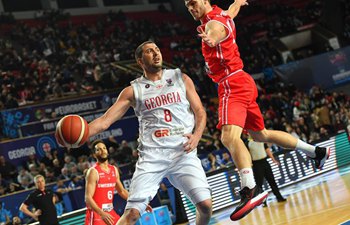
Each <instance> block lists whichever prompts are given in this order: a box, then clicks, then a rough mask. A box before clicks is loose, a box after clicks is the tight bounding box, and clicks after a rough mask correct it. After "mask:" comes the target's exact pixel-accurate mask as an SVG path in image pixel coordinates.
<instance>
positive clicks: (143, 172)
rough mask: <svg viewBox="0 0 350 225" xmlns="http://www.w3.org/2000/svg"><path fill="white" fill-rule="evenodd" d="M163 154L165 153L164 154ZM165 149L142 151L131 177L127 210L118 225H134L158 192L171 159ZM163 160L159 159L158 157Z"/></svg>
mask: <svg viewBox="0 0 350 225" xmlns="http://www.w3.org/2000/svg"><path fill="white" fill-rule="evenodd" d="M162 154H163V155H162ZM167 157H168V154H166V153H165V152H164V151H158V150H157V149H155V150H148V151H145V152H144V153H141V154H140V156H139V160H138V161H137V164H136V169H135V172H134V175H133V177H132V179H131V184H130V189H129V196H128V200H127V203H126V206H125V212H124V214H123V215H122V217H121V218H120V219H119V221H118V223H117V225H134V224H135V223H136V222H137V220H138V219H139V218H140V217H141V215H142V214H143V212H145V210H146V208H147V205H148V204H149V202H150V201H151V200H152V199H153V198H154V196H155V195H156V194H157V191H158V188H159V184H160V182H161V181H162V179H163V177H164V176H165V174H166V171H167V169H168V166H169V164H170V162H171V160H168V161H167V159H168V158H167ZM159 158H160V159H162V160H158V159H159Z"/></svg>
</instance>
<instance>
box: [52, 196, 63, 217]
mask: <svg viewBox="0 0 350 225" xmlns="http://www.w3.org/2000/svg"><path fill="white" fill-rule="evenodd" d="M53 197H54V202H55V208H56V212H57V216H62V214H63V212H64V208H63V203H62V200H61V199H60V198H59V197H58V195H57V194H53Z"/></svg>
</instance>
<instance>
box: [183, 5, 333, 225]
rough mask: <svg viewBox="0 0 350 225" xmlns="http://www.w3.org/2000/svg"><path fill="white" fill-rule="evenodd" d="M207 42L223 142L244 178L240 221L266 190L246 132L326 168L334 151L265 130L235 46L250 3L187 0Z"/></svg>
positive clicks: (204, 45) (251, 84)
mask: <svg viewBox="0 0 350 225" xmlns="http://www.w3.org/2000/svg"><path fill="white" fill-rule="evenodd" d="M184 1H185V5H186V7H187V9H188V11H189V12H190V13H191V15H192V16H193V18H194V20H196V21H200V22H201V25H200V26H199V27H198V28H197V31H198V32H199V36H200V37H201V38H202V54H203V56H204V59H205V64H206V69H207V73H208V76H209V77H210V78H211V79H212V80H213V81H214V82H215V83H217V84H218V95H219V96H218V97H219V124H218V126H217V127H218V128H219V129H221V131H222V136H221V141H222V143H223V144H224V145H225V147H226V148H227V149H228V150H229V151H230V153H231V156H232V158H233V160H234V162H235V165H236V166H237V168H238V169H239V173H240V177H241V188H242V189H241V191H240V194H241V202H240V204H239V205H238V206H237V208H236V209H235V210H234V212H233V213H232V214H231V216H230V218H231V220H239V219H241V218H242V217H244V216H245V215H247V214H248V213H249V212H250V211H251V210H253V209H254V208H255V207H256V206H257V205H259V204H261V203H262V202H263V200H264V199H265V198H266V197H267V192H263V193H261V191H260V190H259V189H258V188H257V187H256V183H255V180H254V176H253V171H252V168H251V165H252V160H251V157H250V155H249V152H248V150H247V148H246V146H245V145H244V143H243V141H242V140H241V138H240V136H241V133H242V131H243V129H246V130H247V131H248V132H249V133H250V135H251V136H252V137H253V139H254V140H255V141H258V142H269V143H275V144H277V145H279V146H281V147H283V148H287V149H300V150H301V151H303V152H304V153H305V154H306V155H307V156H308V157H310V158H313V160H314V161H315V166H316V167H317V168H319V169H321V168H322V167H323V165H324V163H325V161H326V160H327V159H328V157H329V155H330V149H329V148H322V147H316V146H312V145H309V144H307V143H305V142H303V141H301V140H299V139H297V138H295V137H293V136H292V135H290V134H288V133H286V132H283V131H274V130H266V129H265V125H264V120H263V117H262V115H261V112H260V109H259V106H258V104H257V102H256V98H257V96H258V91H257V88H256V85H255V82H254V80H253V78H252V77H251V76H250V75H249V74H247V73H246V72H244V71H243V62H242V60H241V58H240V53H239V51H238V46H237V43H236V26H235V24H234V22H233V20H232V19H233V18H235V17H236V16H237V14H238V12H239V10H240V8H241V7H242V6H244V5H248V3H247V0H235V2H234V3H232V4H231V5H230V7H229V9H228V10H222V9H220V8H219V7H217V6H215V5H211V4H210V0H184Z"/></svg>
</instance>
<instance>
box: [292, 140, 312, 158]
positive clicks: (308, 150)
mask: <svg viewBox="0 0 350 225" xmlns="http://www.w3.org/2000/svg"><path fill="white" fill-rule="evenodd" d="M295 149H296V150H297V149H298V150H301V151H302V152H304V153H305V154H306V155H307V156H309V157H311V158H315V157H316V153H315V149H316V147H315V146H313V145H310V144H308V143H306V142H304V141H302V140H300V139H298V142H297V146H296V147H295Z"/></svg>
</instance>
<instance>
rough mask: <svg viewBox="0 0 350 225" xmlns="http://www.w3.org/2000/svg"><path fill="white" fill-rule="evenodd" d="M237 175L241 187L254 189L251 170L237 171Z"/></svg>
mask: <svg viewBox="0 0 350 225" xmlns="http://www.w3.org/2000/svg"><path fill="white" fill-rule="evenodd" d="M239 175H240V176H241V187H242V189H243V188H244V187H248V188H249V189H252V188H254V187H255V185H256V183H255V180H254V174H253V170H252V168H243V169H241V170H240V171H239Z"/></svg>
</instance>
